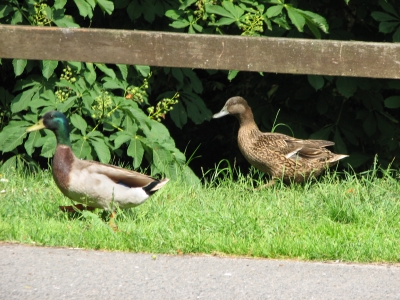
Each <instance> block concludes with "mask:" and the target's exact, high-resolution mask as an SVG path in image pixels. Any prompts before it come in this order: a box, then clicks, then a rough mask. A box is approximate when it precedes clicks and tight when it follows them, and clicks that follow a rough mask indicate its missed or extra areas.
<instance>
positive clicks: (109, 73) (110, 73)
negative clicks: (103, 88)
mask: <svg viewBox="0 0 400 300" xmlns="http://www.w3.org/2000/svg"><path fill="white" fill-rule="evenodd" d="M94 65H95V66H96V67H98V68H99V69H100V70H101V71H102V72H103V73H104V74H106V75H107V76H109V77H111V78H112V79H115V78H116V76H115V72H114V70H113V69H110V68H109V67H107V66H106V65H105V64H94Z"/></svg>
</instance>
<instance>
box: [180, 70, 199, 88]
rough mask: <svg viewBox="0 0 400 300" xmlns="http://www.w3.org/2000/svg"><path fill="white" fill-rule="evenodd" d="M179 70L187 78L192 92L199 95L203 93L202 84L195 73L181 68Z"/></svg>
mask: <svg viewBox="0 0 400 300" xmlns="http://www.w3.org/2000/svg"><path fill="white" fill-rule="evenodd" d="M181 70H182V72H183V74H185V75H186V76H187V77H188V78H189V80H190V84H191V87H192V89H193V91H195V92H196V93H198V94H200V93H201V92H202V91H203V84H202V83H201V80H200V79H199V77H198V76H197V75H196V73H195V72H194V71H193V70H192V69H188V68H182V69H181Z"/></svg>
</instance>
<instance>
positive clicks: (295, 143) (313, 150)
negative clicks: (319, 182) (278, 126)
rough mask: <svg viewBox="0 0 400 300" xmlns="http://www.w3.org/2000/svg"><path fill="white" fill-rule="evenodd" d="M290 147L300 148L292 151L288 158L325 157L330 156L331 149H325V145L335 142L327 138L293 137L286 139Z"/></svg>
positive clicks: (331, 144)
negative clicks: (305, 138)
mask: <svg viewBox="0 0 400 300" xmlns="http://www.w3.org/2000/svg"><path fill="white" fill-rule="evenodd" d="M286 143H287V144H288V148H289V149H296V148H298V149H299V150H298V151H297V152H295V153H292V154H291V155H290V156H289V157H288V156H286V157H287V158H294V157H298V156H299V157H301V158H305V159H321V158H322V159H325V158H327V157H329V156H330V154H331V151H329V150H328V149H325V147H328V146H333V145H334V144H335V143H334V142H331V141H325V140H299V139H291V140H286Z"/></svg>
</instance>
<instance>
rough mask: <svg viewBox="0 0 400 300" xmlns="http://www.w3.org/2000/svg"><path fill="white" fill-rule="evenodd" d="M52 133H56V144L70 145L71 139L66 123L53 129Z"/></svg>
mask: <svg viewBox="0 0 400 300" xmlns="http://www.w3.org/2000/svg"><path fill="white" fill-rule="evenodd" d="M54 134H55V135H56V139H57V145H65V146H68V147H71V141H70V140H69V128H68V124H64V126H60V127H58V128H57V129H56V130H54Z"/></svg>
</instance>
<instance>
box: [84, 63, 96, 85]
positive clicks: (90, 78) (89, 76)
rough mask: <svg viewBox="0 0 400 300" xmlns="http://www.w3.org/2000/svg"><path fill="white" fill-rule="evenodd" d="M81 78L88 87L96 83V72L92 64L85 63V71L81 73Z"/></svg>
mask: <svg viewBox="0 0 400 300" xmlns="http://www.w3.org/2000/svg"><path fill="white" fill-rule="evenodd" d="M83 76H84V77H85V80H86V81H87V83H89V84H90V85H92V84H93V83H94V82H95V81H96V71H95V70H94V67H93V64H92V63H86V70H85V72H84V73H83Z"/></svg>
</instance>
